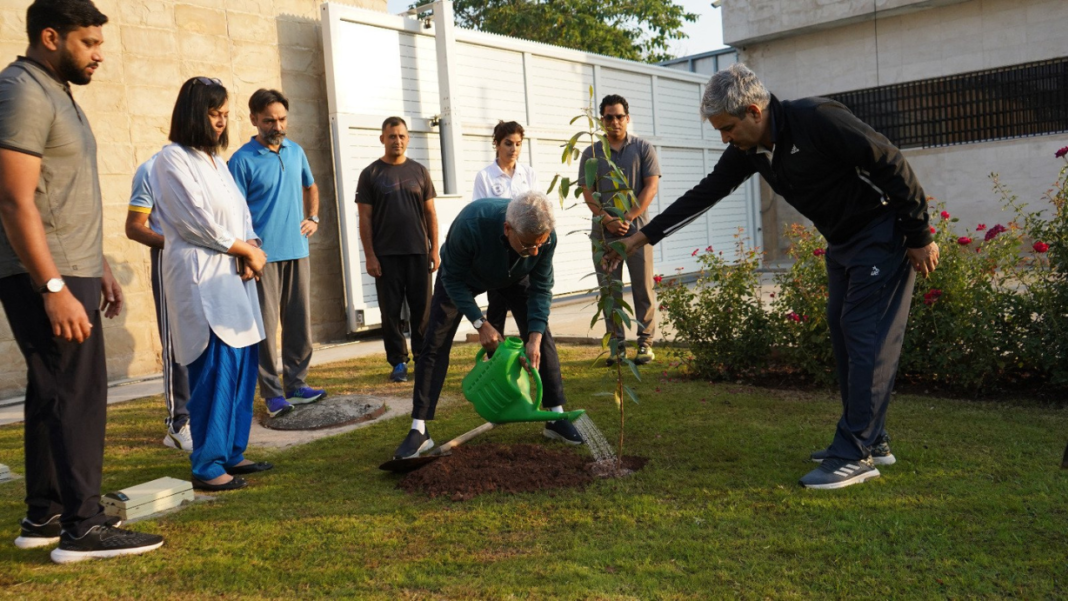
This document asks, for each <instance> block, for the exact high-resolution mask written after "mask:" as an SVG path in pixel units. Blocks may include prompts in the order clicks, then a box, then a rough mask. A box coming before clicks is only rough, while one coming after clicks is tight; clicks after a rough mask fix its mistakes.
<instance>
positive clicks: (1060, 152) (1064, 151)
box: [1053, 146, 1068, 159]
mask: <svg viewBox="0 0 1068 601" xmlns="http://www.w3.org/2000/svg"><path fill="white" fill-rule="evenodd" d="M1066 154H1068V146H1065V147H1064V148H1062V149H1060V150H1058V151H1057V152H1055V153H1053V156H1055V157H1057V158H1058V159H1059V158H1061V157H1062V156H1064V155H1066Z"/></svg>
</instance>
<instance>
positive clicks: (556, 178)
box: [545, 173, 560, 194]
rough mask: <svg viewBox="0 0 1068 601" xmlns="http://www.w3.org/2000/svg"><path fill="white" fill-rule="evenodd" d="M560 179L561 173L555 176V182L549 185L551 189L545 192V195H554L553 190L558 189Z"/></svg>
mask: <svg viewBox="0 0 1068 601" xmlns="http://www.w3.org/2000/svg"><path fill="white" fill-rule="evenodd" d="M558 179H560V174H559V173H557V174H556V175H554V176H553V182H552V183H551V184H549V189H548V190H546V191H545V194H552V193H553V188H555V187H556V180H558Z"/></svg>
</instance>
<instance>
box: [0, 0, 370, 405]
mask: <svg viewBox="0 0 1068 601" xmlns="http://www.w3.org/2000/svg"><path fill="white" fill-rule="evenodd" d="M346 3H347V4H353V5H356V6H361V7H364V8H369V9H373V10H379V11H385V10H386V0H348V1H347V2H346ZM96 5H97V6H98V7H99V8H100V9H101V11H103V12H104V14H106V15H107V16H108V19H109V21H108V24H107V25H105V26H104V39H105V44H104V46H103V52H104V63H103V64H102V66H101V69H100V70H99V71H98V72H97V73H96V75H95V76H94V78H93V82H92V83H91V84H90V85H88V86H84V87H78V86H75V88H74V94H75V98H76V99H77V100H78V102H79V104H81V106H82V107H83V108H84V109H85V111H86V113H87V114H88V116H89V119H90V122H91V124H92V126H93V131H94V132H95V134H96V138H97V143H98V145H99V160H98V164H99V169H100V180H101V187H102V191H103V197H104V254H105V255H106V256H107V258H108V260H109V261H110V263H111V266H112V269H113V271H114V272H115V275H116V276H117V277H118V279H119V280H120V282H121V283H122V286H123V290H124V291H125V295H126V308H125V309H124V311H123V312H122V314H121V315H120V316H119V317H117V318H116V319H114V320H105V324H104V336H105V338H106V341H107V354H108V376H109V378H110V379H121V378H128V377H135V376H140V375H146V374H154V373H159V372H160V370H161V363H160V344H159V338H158V333H157V330H156V322H155V316H154V313H153V302H152V289H151V286H150V281H149V273H150V264H149V251H148V248H146V247H144V246H142V245H140V244H138V243H135V242H132V241H130V240H127V238H126V235H125V230H124V224H125V220H126V212H127V209H126V207H127V203H128V201H129V197H130V183H131V180H132V178H133V173H134V170H135V169H136V168H137V166H138V165H139V164H141V162H143V161H144V160H146V159H147V158H149V157H150V156H152V154H153V153H155V152H156V151H158V150H159V149H160V148H162V147H163V146H164V145H165V144H166V143H167V131H168V128H169V124H170V114H171V109H172V108H173V106H174V101H175V98H176V97H177V95H178V88H179V87H180V86H181V84H182V82H183V81H185V80H186V79H188V78H189V77H192V76H196V75H204V76H208V77H217V78H219V79H221V80H222V81H223V84H224V85H225V86H226V87H227V88H228V89H229V91H230V94H231V96H230V117H231V125H230V140H231V143H230V148H229V150H228V151H227V156H228V155H229V154H231V153H233V151H235V150H236V149H237V148H239V147H240V146H241V145H242V144H244V143H245V142H246V141H248V139H249V138H250V137H251V136H252V135H254V134H255V129H254V128H253V127H252V126H251V125H250V124H249V119H248V97H249V95H250V94H251V93H252V92H253V91H255V90H256V89H258V88H261V87H271V88H278V89H281V90H282V91H283V92H285V93H286V95H287V96H288V97H289V99H290V112H289V121H290V125H289V137H290V138H291V139H293V140H294V141H296V142H297V143H299V144H300V145H301V146H303V147H304V149H305V151H307V154H308V161H309V162H310V163H311V167H312V172H313V173H314V175H315V180H316V183H317V184H318V186H319V192H320V212H319V215H320V217H321V219H322V223H321V224H320V226H319V232H318V233H317V234H316V235H315V236H314V237H313V238H312V240H311V264H312V273H313V275H312V294H311V297H312V329H313V335H314V338H315V340H316V341H328V340H337V339H340V338H342V337H344V335H345V333H346V327H345V311H344V300H343V299H344V297H343V294H344V292H343V284H342V275H341V259H340V247H339V241H338V222H337V198H336V195H335V190H334V172H333V159H332V157H331V151H330V125H329V116H328V113H327V100H326V80H325V76H324V64H323V49H322V38H321V25H320V16H319V15H320V8H319V7H320V1H319V0H183V1H172V0H96ZM28 6H29V2H28V0H0V58H2V60H3V62H4V64H7V63H8V62H10V61H12V60H14V59H15V57H16V56H18V55H22V54H25V50H26V46H27V40H26V33H25V26H26V23H25V18H26V8H27V7H28ZM25 375H26V366H25V363H24V362H23V360H22V355H21V354H20V353H19V351H18V348H17V347H16V345H15V342H14V340H13V338H12V335H11V329H10V328H9V327H8V324H7V321H6V319H5V318H4V317H3V315H2V312H0V398H4V397H6V396H10V395H12V394H17V393H19V392H20V391H22V390H24V388H25Z"/></svg>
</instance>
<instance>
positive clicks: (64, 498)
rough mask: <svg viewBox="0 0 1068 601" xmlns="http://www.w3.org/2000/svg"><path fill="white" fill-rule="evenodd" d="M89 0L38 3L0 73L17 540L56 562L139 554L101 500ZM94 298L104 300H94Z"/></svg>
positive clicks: (141, 545)
mask: <svg viewBox="0 0 1068 601" xmlns="http://www.w3.org/2000/svg"><path fill="white" fill-rule="evenodd" d="M106 22H107V17H106V16H104V15H103V14H102V13H100V12H99V11H98V10H97V9H96V7H95V6H93V4H92V2H90V1H89V0H37V1H36V2H34V4H33V5H31V6H30V8H29V9H28V10H27V12H26V29H27V33H28V34H29V38H30V46H29V48H28V49H27V51H26V56H25V57H19V58H18V60H16V61H15V62H14V63H11V64H10V65H8V67H7V68H6V69H4V70H3V71H0V304H2V305H3V307H4V312H5V313H6V315H7V320H8V323H9V324H10V326H11V331H12V333H13V334H14V337H15V341H16V342H17V343H18V345H19V349H20V350H21V351H22V354H23V356H24V357H25V358H26V364H27V367H28V369H27V380H28V383H27V387H26V403H25V424H26V425H25V431H26V518H25V519H23V520H22V531H21V533H20V535H19V537H18V538H17V539H15V545H16V546H18V547H19V548H32V547H45V546H50V545H53V544H55V543H57V542H58V543H59V547H58V548H56V549H54V550H53V551H52V560H53V561H56V562H57V563H67V562H72V561H80V560H82V559H89V558H92V557H110V556H114V555H124V554H134V553H144V552H146V551H151V550H153V549H156V548H158V547H159V546H160V545H162V544H163V539H162V537H159V536H154V535H150V534H142V533H136V532H129V531H125V530H120V529H118V528H114V527H113V526H112V524H113V522H112V521H111V520H110V519H109V518H108V517H107V516H106V515H105V514H104V508H103V507H102V506H101V505H100V477H101V472H102V470H103V461H104V427H105V421H106V408H107V365H106V364H105V354H104V333H103V331H101V330H102V324H101V313H103V315H104V316H106V317H109V318H112V317H115V316H116V315H118V314H119V311H120V310H121V309H122V304H123V298H122V289H121V288H120V287H119V283H118V282H117V281H116V280H115V278H114V277H113V276H112V275H111V268H110V267H109V266H108V263H107V261H106V260H105V259H104V252H103V243H102V240H103V217H102V205H101V199H100V181H99V177H98V176H97V170H96V139H95V138H94V137H93V132H92V130H91V129H90V128H89V120H88V119H87V118H86V116H85V113H84V112H83V111H82V110H81V108H80V107H79V106H78V104H77V103H76V102H74V97H73V96H72V95H71V91H70V84H71V83H75V84H79V85H85V84H88V83H89V81H90V80H91V79H92V77H93V73H94V72H95V71H96V69H97V67H98V66H99V65H100V62H101V61H103V60H104V58H103V56H102V55H101V53H100V46H101V44H103V43H104V37H103V31H102V26H103V25H104V23H106ZM102 296H103V302H101V297H102Z"/></svg>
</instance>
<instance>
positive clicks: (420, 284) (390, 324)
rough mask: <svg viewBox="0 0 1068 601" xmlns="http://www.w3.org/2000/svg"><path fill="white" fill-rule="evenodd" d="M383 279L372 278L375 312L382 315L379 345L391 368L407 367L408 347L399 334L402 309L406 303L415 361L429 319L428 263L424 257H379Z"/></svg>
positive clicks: (428, 260) (402, 336)
mask: <svg viewBox="0 0 1068 601" xmlns="http://www.w3.org/2000/svg"><path fill="white" fill-rule="evenodd" d="M378 262H379V264H380V265H381V266H382V275H381V276H379V277H377V278H375V290H377V291H378V308H379V310H380V311H382V341H383V342H384V343H385V346H386V361H388V362H389V364H390V365H397V364H399V363H407V362H408V359H409V356H408V343H407V341H406V340H405V339H404V332H403V331H402V330H401V306H402V305H403V304H404V302H405V301H408V312H409V313H410V314H411V315H410V322H409V325H410V326H411V332H412V352H413V353H415V355H416V356H417V357H418V356H419V353H420V352H421V350H422V348H423V335H424V334H425V333H426V324H427V319H428V318H429V316H430V259H429V257H427V255H395V256H385V257H378Z"/></svg>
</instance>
